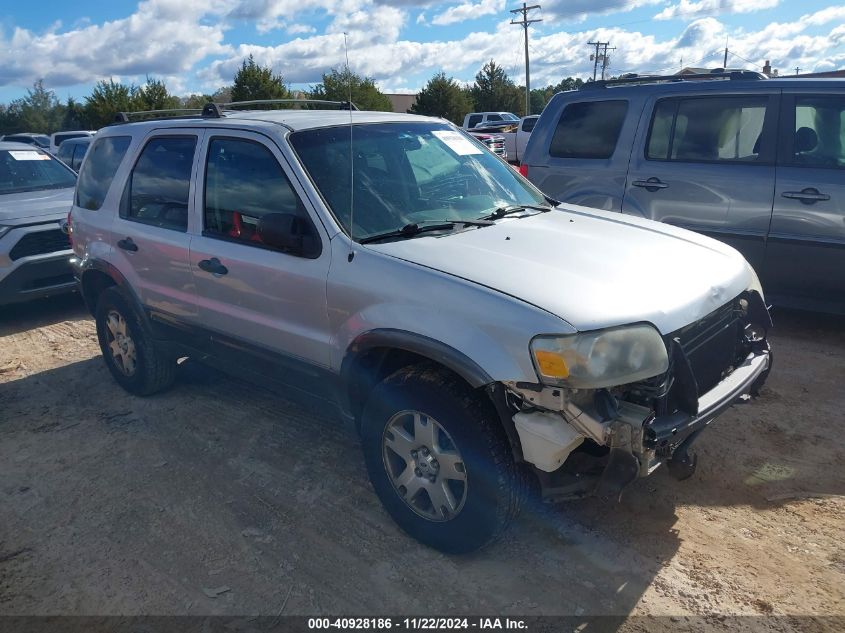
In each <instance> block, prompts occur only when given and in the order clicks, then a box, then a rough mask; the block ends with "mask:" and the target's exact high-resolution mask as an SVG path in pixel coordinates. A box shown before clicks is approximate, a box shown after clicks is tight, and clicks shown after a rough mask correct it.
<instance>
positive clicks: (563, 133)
mask: <svg viewBox="0 0 845 633" xmlns="http://www.w3.org/2000/svg"><path fill="white" fill-rule="evenodd" d="M606 94H607V93H606V91H602V95H606ZM579 96H580V95H579ZM560 98H561V95H558V96H557V97H555V100H554V101H552V103H550V104H549V105H548V106H546V111H545V113H544V114H543V119H544V120H545V119H546V117H547V116H549V115H552V113H553V112H554V111H555V110H557V109H558V107H559V106H556V105H555V104H556V102H557V101H558V100H559V99H560ZM546 113H548V114H546ZM553 116H554V117H555V119H556V120H555V121H554V125H553V126H549V125H546V124H544V125H543V129H542V130H540V129H537V130H536V131H534V132H533V133H532V136H535V135H539V136H537V137H536V138H535V139H534V141H533V142H532V143H531V158H530V160H529V161H528V162H529V165H528V178H529V179H530V180H531V182H533V183H534V184H535V185H537V187H538V188H539V189H540V191H542V192H543V193H545V194H547V195H549V196H551V197H552V198H554V199H555V200H559V201H560V202H571V203H573V204H583V205H585V206H588V207H595V208H597V209H605V210H607V211H619V210H620V208H621V206H622V194H623V192H624V190H625V175H626V173H627V171H628V158H629V155H630V150H631V143H633V140H634V132H635V130H636V127H637V120H638V119H639V112H638V111H636V109H635V108H633V107H632V104H631V103H630V101H629V100H628V99H626V98H614V99H608V98H607V97H604V98H602V96H601V95H597V96H595V97H592V98H589V97H587V98H584V99H581V100H579V101H573V102H570V103H567V104H566V105H564V106H563V108H562V111H560V112H559V114H556V116H555V115H553Z"/></svg>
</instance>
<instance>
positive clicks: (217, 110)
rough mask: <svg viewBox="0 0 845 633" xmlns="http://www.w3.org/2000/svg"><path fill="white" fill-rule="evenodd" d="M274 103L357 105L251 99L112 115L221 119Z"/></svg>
mask: <svg viewBox="0 0 845 633" xmlns="http://www.w3.org/2000/svg"><path fill="white" fill-rule="evenodd" d="M274 103H285V104H295V105H306V106H308V105H323V106H326V105H330V106H333V107H335V108H337V109H339V110H349V109H352V110H357V109H358V107H357V106H356V105H355V104H354V103H352V102H350V101H328V100H325V99H255V100H252V101H232V102H230V103H206V104H205V105H204V106H203V107H202V109H201V110H200V109H198V108H171V109H169V110H139V111H136V112H118V113H117V114H115V116H114V122H115V123H129V122H131V121H133V120H144V121H157V120H161V119H173V118H179V117H184V118H203V119H221V118H223V117H225V116H226V114H225V112H224V111H225V110H231V109H232V107H233V106H236V107H240V106H251V105H266V104H274Z"/></svg>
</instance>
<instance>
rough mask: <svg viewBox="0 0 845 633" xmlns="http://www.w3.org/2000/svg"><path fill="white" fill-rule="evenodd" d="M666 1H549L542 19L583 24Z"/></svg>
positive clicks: (543, 4)
mask: <svg viewBox="0 0 845 633" xmlns="http://www.w3.org/2000/svg"><path fill="white" fill-rule="evenodd" d="M664 1H665V0H548V1H547V2H543V3H542V7H543V12H542V17H543V19H544V20H546V21H549V22H557V21H568V22H583V21H584V20H586V19H587V17H588V16H590V15H607V14H611V13H625V12H628V11H633V10H634V9H638V8H639V7H643V6H648V5H651V4H660V3H662V2H664Z"/></svg>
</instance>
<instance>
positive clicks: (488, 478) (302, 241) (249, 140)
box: [71, 104, 771, 552]
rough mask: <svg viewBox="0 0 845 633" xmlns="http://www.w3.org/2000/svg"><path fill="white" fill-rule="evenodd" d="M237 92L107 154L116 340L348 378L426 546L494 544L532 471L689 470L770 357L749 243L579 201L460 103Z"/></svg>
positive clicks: (154, 354) (86, 284)
mask: <svg viewBox="0 0 845 633" xmlns="http://www.w3.org/2000/svg"><path fill="white" fill-rule="evenodd" d="M232 107H233V106H232V104H230V108H228V109H221V108H220V107H217V106H214V105H211V104H210V105H209V106H207V107H206V109H205V111H204V115H203V116H196V117H185V118H181V119H175V120H174V119H169V120H154V121H145V122H136V123H127V124H119V125H114V126H111V127H108V128H105V129H103V130H102V131H100V132H99V133H98V134H97V138H96V140H95V141H94V143H93V145H92V146H91V149H90V150H89V153H88V156H87V157H86V159H85V162H84V163H83V166H82V170H81V173H80V176H79V184H78V188H77V192H76V201H75V205H74V207H73V211H72V217H71V220H72V236H73V244H74V250H75V253H76V260H75V266H76V270H77V275H78V279H79V284H80V288H81V291H82V293H83V296H84V298H85V301H86V302H87V304H88V306H89V308H90V309H91V311H92V313H93V314H94V315H95V317H96V323H97V333H98V336H99V340H100V345H101V347H102V351H103V356H104V358H105V362H106V364H107V366H108V368H109V370H110V371H111V373H112V375H113V376H114V378H115V380H116V381H117V382H118V383H119V384H120V385H121V386H123V387H124V388H125V389H127V390H128V391H129V392H131V393H133V394H138V395H148V394H152V393H155V392H156V391H159V390H161V389H164V388H165V387H167V386H169V385H170V384H171V382H172V381H173V379H174V371H175V368H176V363H177V359H178V358H180V357H184V356H191V357H195V358H198V359H202V360H203V361H206V362H211V363H216V364H217V365H218V366H221V367H223V368H228V369H229V370H232V369H235V370H236V371H237V373H238V374H239V375H240V376H250V375H254V376H261V377H262V379H266V378H268V377H270V378H273V379H274V380H276V381H277V382H278V383H280V384H284V385H287V386H289V387H292V388H295V389H296V390H298V392H299V393H301V392H307V393H309V394H311V395H313V396H314V397H316V398H320V399H323V400H326V399H328V400H329V401H330V402H332V403H334V404H335V405H336V407H337V411H338V414H339V416H340V417H342V418H343V419H345V420H348V421H349V422H350V423H351V424H354V425H355V426H356V427H357V429H358V430H359V432H360V436H361V440H362V445H363V451H364V458H365V461H366V465H367V469H368V471H369V475H370V478H371V480H372V484H373V487H374V489H375V491H376V493H377V494H378V496H379V498H380V499H381V501H382V503H383V504H384V506H385V508H386V509H387V511H388V512H389V513H390V514H391V515H392V517H393V518H394V519H395V520H396V522H397V523H398V524H399V525H400V526H401V527H402V528H403V529H404V530H406V531H407V532H408V533H410V534H411V535H413V536H414V537H416V538H418V539H419V540H421V541H422V542H424V543H426V544H428V545H430V546H433V547H436V548H439V549H441V550H444V551H449V552H465V551H470V550H473V549H475V548H477V547H480V546H482V545H484V544H485V543H487V542H489V541H491V540H492V539H493V538H495V537H496V536H497V535H498V534H500V533H501V532H502V530H503V529H504V527H505V526H506V524H507V523H508V521H509V520H510V519H511V518H512V517H513V516H514V515H515V514H516V512H517V510H518V508H519V506H520V503H521V500H522V499H523V496H524V494H525V491H526V490H527V489H529V488H530V486H529V485H528V484H529V483H531V482H532V481H533V482H536V483H538V484H539V487H540V488H541V490H542V494H543V495H544V497H545V498H546V499H548V500H561V499H570V498H576V497H579V496H583V495H585V494H589V493H591V492H595V491H597V490H602V491H606V492H610V493H617V494H618V493H619V492H620V491H621V490H622V488H623V487H624V486H626V485H628V484H629V483H631V482H632V481H634V480H635V479H636V478H637V477H643V476H646V475H648V474H649V473H651V472H653V471H654V470H655V469H656V468H657V467H658V466H660V465H661V464H662V463H667V464H668V466H669V468H670V469H671V470H672V472H673V473H675V474H676V475H677V476H678V477H681V478H683V477H687V476H689V475H691V474H692V472H693V469H694V466H695V460H694V457H693V456H692V455H691V454H690V453H688V451H687V449H688V447H689V445H690V443H692V442H693V440H694V439H695V438H696V437H697V436H698V435H699V433H700V432H701V431H702V429H704V427H705V426H707V425H708V424H709V423H710V422H711V421H712V420H713V419H714V418H715V417H716V416H717V415H719V414H720V413H721V412H722V411H724V410H725V409H726V408H727V407H728V406H730V405H731V404H732V403H733V402H734V401H735V400H736V399H737V397H739V396H740V395H742V394H745V393H748V392H754V391H756V390H757V389H759V387H760V385H761V384H762V382H763V380H764V379H765V377H766V374H767V372H768V369H769V366H770V362H771V361H770V355H769V349H768V344H767V342H766V332H767V328H768V327H769V326H770V321H769V316H768V311H767V309H766V307H765V304H764V302H763V294H762V290H761V288H760V285H759V283H758V281H757V277H756V276H755V274H754V272H753V270H752V269H751V267H750V266H749V265H748V264H747V263H746V261H745V260H744V259H743V258H742V256H740V255H739V254H738V253H737V252H736V251H735V250H733V249H732V248H730V247H728V246H725V245H723V244H721V243H719V242H716V241H714V240H711V239H709V238H706V237H702V236H699V235H695V234H693V233H690V232H687V231H684V230H681V229H677V228H674V227H670V226H666V225H662V224H659V223H656V222H651V221H648V220H642V219H636V218H626V217H623V216H620V215H618V214H613V213H605V212H601V211H595V210H591V209H586V208H582V207H574V206H567V205H564V206H557V205H555V203H554V201H552V200H550V199H548V198H546V197H545V196H544V195H543V194H541V193H540V192H539V191H538V190H537V189H535V188H534V187H533V186H532V185H531V184H530V183H529V182H528V181H526V180H525V179H523V178H522V177H520V176H519V174H517V173H516V172H515V171H514V170H513V169H512V168H511V167H509V166H508V165H507V164H506V163H505V162H504V161H502V160H500V159H498V158H496V157H495V156H493V155H492V154H490V153H489V152H487V151H486V150H485V149H483V147H482V146H481V145H480V144H479V143H477V142H476V141H474V140H473V139H472V138H470V137H469V136H467V135H465V134H464V133H463V132H462V131H460V130H459V129H458V128H456V127H454V126H453V125H451V124H450V123H448V122H446V121H444V120H441V119H434V118H427V117H418V116H412V115H404V114H389V113H380V112H357V111H356V112H343V111H328V110H323V111H318V110H272V111H237V110H234V109H232Z"/></svg>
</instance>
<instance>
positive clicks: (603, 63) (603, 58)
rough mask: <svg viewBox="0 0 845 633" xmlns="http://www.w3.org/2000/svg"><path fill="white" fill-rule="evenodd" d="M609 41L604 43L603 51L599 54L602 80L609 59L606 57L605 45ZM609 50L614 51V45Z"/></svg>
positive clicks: (606, 49)
mask: <svg viewBox="0 0 845 633" xmlns="http://www.w3.org/2000/svg"><path fill="white" fill-rule="evenodd" d="M609 43H610V42H607V43H606V44H605V45H604V52H603V53H602V54H601V78H602V80H604V71H605V70H607V65H608V62H609V60H608V59H607V51H608V48H607V45H608V44H609ZM610 50H612V51H615V50H616V47H615V46H614V47H613V48H611V49H610Z"/></svg>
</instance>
